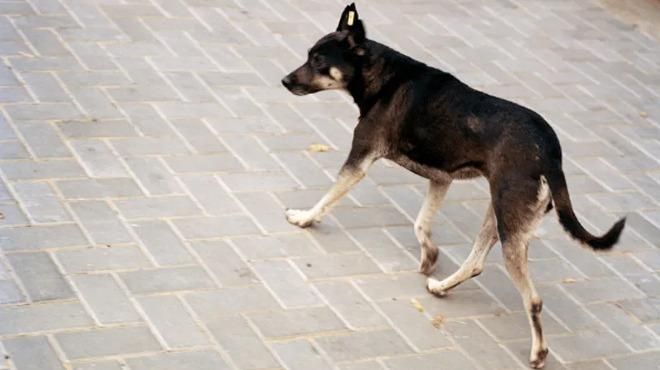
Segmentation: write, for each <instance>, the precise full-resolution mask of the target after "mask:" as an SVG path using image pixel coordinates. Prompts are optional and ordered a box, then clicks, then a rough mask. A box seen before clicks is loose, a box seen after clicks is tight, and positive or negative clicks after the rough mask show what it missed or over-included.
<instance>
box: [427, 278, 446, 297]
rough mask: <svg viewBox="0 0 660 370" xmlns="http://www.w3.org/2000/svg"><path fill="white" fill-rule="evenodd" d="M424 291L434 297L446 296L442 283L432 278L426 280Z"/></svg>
mask: <svg viewBox="0 0 660 370" xmlns="http://www.w3.org/2000/svg"><path fill="white" fill-rule="evenodd" d="M426 290H428V292H429V293H431V294H433V295H434V296H436V297H444V296H446V295H447V290H446V288H444V287H443V284H442V282H441V281H438V280H436V279H434V278H428V279H426Z"/></svg>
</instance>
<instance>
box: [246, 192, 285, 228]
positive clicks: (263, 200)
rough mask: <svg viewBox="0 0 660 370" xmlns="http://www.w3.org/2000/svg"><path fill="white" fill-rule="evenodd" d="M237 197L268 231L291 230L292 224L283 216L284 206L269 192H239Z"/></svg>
mask: <svg viewBox="0 0 660 370" xmlns="http://www.w3.org/2000/svg"><path fill="white" fill-rule="evenodd" d="M236 198H238V200H239V201H240V202H241V204H243V206H244V207H245V208H247V210H248V212H250V214H252V215H253V216H254V217H255V218H256V219H257V222H258V223H259V224H260V225H261V226H262V227H263V228H264V229H266V231H268V232H273V233H274V232H279V231H290V230H291V229H292V227H291V225H290V224H289V223H288V222H287V221H286V218H285V217H283V216H282V208H283V207H282V206H281V205H280V204H279V203H277V202H276V201H275V197H273V196H272V195H270V194H268V193H238V194H236Z"/></svg>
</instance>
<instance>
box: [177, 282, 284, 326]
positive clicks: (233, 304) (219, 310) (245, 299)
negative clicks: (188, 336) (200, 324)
mask: <svg viewBox="0 0 660 370" xmlns="http://www.w3.org/2000/svg"><path fill="white" fill-rule="evenodd" d="M185 299H186V301H187V302H188V303H189V304H190V306H191V307H192V308H193V310H194V311H195V312H196V313H197V314H198V315H199V316H200V318H201V319H202V320H203V321H204V322H206V323H208V322H213V321H214V320H216V319H217V318H223V317H226V316H230V315H236V314H239V313H243V312H250V311H262V310H271V309H276V308H279V305H278V304H277V302H276V301H275V299H274V298H273V297H272V296H271V295H270V293H268V291H267V290H266V289H265V288H264V287H262V286H259V285H252V286H247V287H239V288H223V289H221V290H217V291H208V292H198V293H191V294H187V295H186V298H185Z"/></svg>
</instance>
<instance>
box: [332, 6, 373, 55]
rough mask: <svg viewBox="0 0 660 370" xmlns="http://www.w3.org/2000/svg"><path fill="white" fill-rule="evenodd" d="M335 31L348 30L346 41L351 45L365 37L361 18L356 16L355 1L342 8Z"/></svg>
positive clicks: (357, 43)
mask: <svg viewBox="0 0 660 370" xmlns="http://www.w3.org/2000/svg"><path fill="white" fill-rule="evenodd" d="M337 31H340V32H341V31H347V32H348V42H349V43H350V44H351V47H355V46H357V45H359V44H361V43H362V42H363V41H364V40H365V39H366V37H367V36H366V32H365V30H364V24H362V20H361V19H360V18H359V16H358V12H357V9H356V8H355V3H351V5H348V6H347V7H346V8H344V11H343V12H342V13H341V17H340V18H339V24H338V25H337Z"/></svg>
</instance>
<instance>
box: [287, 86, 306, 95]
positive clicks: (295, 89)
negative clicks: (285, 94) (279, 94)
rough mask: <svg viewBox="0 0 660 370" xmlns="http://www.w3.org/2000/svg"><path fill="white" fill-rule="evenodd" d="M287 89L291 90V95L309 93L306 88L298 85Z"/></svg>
mask: <svg viewBox="0 0 660 370" xmlns="http://www.w3.org/2000/svg"><path fill="white" fill-rule="evenodd" d="M289 91H291V93H292V94H293V95H298V96H302V95H307V94H309V93H310V91H309V90H308V89H306V88H304V87H298V86H295V87H292V88H290V89H289Z"/></svg>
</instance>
